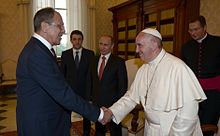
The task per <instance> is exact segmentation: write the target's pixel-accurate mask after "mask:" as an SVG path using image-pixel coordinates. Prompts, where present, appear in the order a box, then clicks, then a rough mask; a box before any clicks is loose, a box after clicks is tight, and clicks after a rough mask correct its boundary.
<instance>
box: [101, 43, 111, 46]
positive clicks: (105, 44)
mask: <svg viewBox="0 0 220 136" xmlns="http://www.w3.org/2000/svg"><path fill="white" fill-rule="evenodd" d="M99 45H104V46H108V45H111V44H107V43H99Z"/></svg>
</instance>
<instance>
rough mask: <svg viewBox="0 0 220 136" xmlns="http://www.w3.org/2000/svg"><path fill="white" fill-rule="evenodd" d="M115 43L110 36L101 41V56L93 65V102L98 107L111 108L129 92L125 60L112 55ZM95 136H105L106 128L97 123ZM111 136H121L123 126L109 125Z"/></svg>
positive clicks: (111, 123) (105, 36) (102, 37)
mask: <svg viewBox="0 0 220 136" xmlns="http://www.w3.org/2000/svg"><path fill="white" fill-rule="evenodd" d="M113 46H114V43H113V38H112V37H111V36H108V35H104V36H101V38H100V39H99V51H100V55H99V56H97V57H96V58H95V59H94V61H93V63H92V64H93V65H91V67H90V70H91V78H90V79H91V82H90V81H89V83H91V86H89V90H90V91H91V93H92V102H93V104H95V105H97V106H98V107H102V106H105V107H109V106H111V105H112V104H113V103H114V102H116V101H117V100H118V99H119V98H121V96H123V95H124V93H125V92H126V91H127V84H128V83H127V82H128V79H127V70H126V66H125V61H124V59H122V58H120V57H118V56H116V55H113V54H112V53H111V51H112V49H113ZM95 129H96V132H95V135H96V136H105V133H106V126H105V125H104V126H103V125H102V124H101V123H98V122H96V123H95ZM109 129H110V135H111V136H121V135H122V130H121V124H119V125H117V124H115V123H114V122H113V121H112V122H110V123H109Z"/></svg>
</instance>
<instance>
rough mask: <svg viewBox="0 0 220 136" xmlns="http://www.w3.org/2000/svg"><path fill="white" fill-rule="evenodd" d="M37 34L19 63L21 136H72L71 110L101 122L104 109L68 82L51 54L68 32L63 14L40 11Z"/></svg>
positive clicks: (36, 17)
mask: <svg viewBox="0 0 220 136" xmlns="http://www.w3.org/2000/svg"><path fill="white" fill-rule="evenodd" d="M34 32H35V33H34V35H33V36H32V37H31V38H30V40H29V41H28V43H27V44H26V45H25V47H24V48H23V50H22V52H21V54H20V56H19V59H18V64H17V71H16V78H17V91H16V93H17V109H16V110H17V111H16V119H17V131H18V136H69V135H70V127H71V121H70V115H69V111H74V112H77V113H79V114H82V115H83V116H85V117H87V118H88V119H90V120H92V121H97V120H100V121H101V119H102V115H103V110H101V112H100V108H98V107H95V106H92V105H91V104H90V103H88V102H87V101H85V100H84V99H82V98H81V97H80V96H78V95H77V94H76V93H75V91H74V89H72V88H71V87H70V86H69V85H68V84H67V83H66V80H65V78H64V76H63V73H62V72H61V71H60V69H59V66H58V64H57V61H56V58H55V54H54V52H53V51H51V49H53V48H52V46H54V45H59V44H60V40H61V36H62V35H63V34H64V32H65V30H64V23H63V20H62V18H61V15H60V14H59V13H58V12H57V11H55V10H54V9H53V8H44V9H41V10H39V11H38V12H37V13H36V14H35V16H34Z"/></svg>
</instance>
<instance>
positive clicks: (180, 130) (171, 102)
mask: <svg viewBox="0 0 220 136" xmlns="http://www.w3.org/2000/svg"><path fill="white" fill-rule="evenodd" d="M161 41H162V36H161V34H160V33H159V32H158V31H157V30H156V29H152V28H147V29H144V30H143V31H141V32H140V33H139V34H138V35H137V37H136V52H137V53H139V56H140V58H141V59H142V60H143V61H145V62H146V63H145V64H143V65H142V66H141V67H140V69H139V70H138V72H137V74H136V77H135V80H134V82H133V83H132V85H131V87H130V89H129V90H128V91H127V93H126V94H125V95H124V96H123V97H122V98H121V99H120V100H118V101H117V102H116V103H114V104H113V105H112V106H111V107H110V108H109V109H110V110H111V111H109V112H110V113H111V114H113V115H112V118H113V121H114V122H116V123H119V122H121V121H122V119H123V118H124V117H125V116H126V115H127V114H128V113H129V112H130V111H131V110H132V109H134V108H135V106H136V105H137V104H141V105H142V106H143V107H144V112H145V130H144V135H145V136H202V131H201V128H200V123H199V118H198V115H197V113H198V104H199V102H201V101H203V100H205V99H206V96H205V94H204V93H203V90H202V88H201V86H200V84H199V82H198V80H197V79H196V77H195V75H194V74H193V72H192V71H191V69H190V68H189V67H188V66H187V65H186V64H185V63H184V62H183V61H181V60H180V59H178V58H177V57H175V56H173V55H171V54H169V53H167V52H166V51H165V50H164V49H163V48H162V43H161Z"/></svg>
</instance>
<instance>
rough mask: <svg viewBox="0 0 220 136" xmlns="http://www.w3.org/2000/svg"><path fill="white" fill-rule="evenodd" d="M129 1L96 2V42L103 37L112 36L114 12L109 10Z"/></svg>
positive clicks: (97, 0) (110, 0)
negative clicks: (104, 35)
mask: <svg viewBox="0 0 220 136" xmlns="http://www.w3.org/2000/svg"><path fill="white" fill-rule="evenodd" d="M125 1H127V0H96V36H97V37H96V41H97V44H98V40H99V38H100V36H101V35H103V34H108V35H112V31H113V25H112V12H110V11H109V10H108V8H111V7H113V6H116V5H118V4H120V3H123V2H125Z"/></svg>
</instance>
